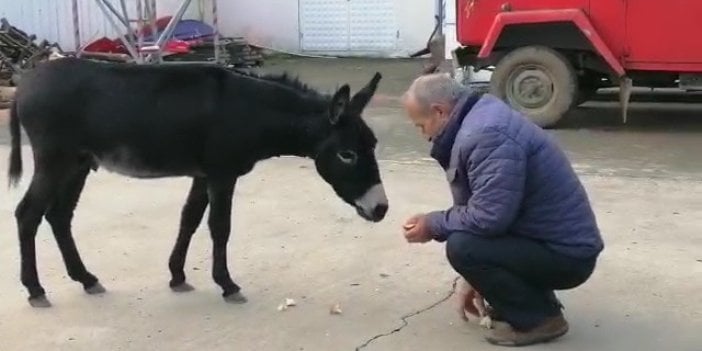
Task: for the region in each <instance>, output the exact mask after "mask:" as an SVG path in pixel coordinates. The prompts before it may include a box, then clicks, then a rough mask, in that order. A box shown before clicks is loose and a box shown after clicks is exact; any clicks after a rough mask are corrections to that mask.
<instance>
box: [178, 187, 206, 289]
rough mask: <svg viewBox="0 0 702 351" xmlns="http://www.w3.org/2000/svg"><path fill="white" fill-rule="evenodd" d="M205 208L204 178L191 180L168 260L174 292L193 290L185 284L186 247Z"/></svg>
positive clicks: (198, 224)
mask: <svg viewBox="0 0 702 351" xmlns="http://www.w3.org/2000/svg"><path fill="white" fill-rule="evenodd" d="M206 208H207V181H206V180H205V179H204V178H193V183H192V185H191V187H190V192H189V193H188V199H187V200H186V202H185V205H184V206H183V210H182V211H181V214H180V230H179V232H178V239H177V240H176V243H175V246H174V247H173V251H172V252H171V257H170V259H169V260H168V268H169V269H170V271H171V282H170V286H171V289H172V290H173V291H175V292H186V291H191V290H193V287H192V286H190V284H188V283H186V282H185V271H184V270H183V267H184V266H185V258H186V256H187V254H188V246H190V239H192V237H193V234H194V233H195V230H197V227H198V226H200V222H201V221H202V217H203V215H204V214H205V209H206Z"/></svg>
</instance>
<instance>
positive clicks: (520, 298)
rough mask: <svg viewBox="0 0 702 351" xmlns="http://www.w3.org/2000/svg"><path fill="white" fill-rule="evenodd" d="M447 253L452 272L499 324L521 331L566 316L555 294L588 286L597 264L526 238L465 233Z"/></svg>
mask: <svg viewBox="0 0 702 351" xmlns="http://www.w3.org/2000/svg"><path fill="white" fill-rule="evenodd" d="M446 254H447V256H448V260H449V262H450V263H451V266H452V267H453V269H455V270H456V271H457V272H458V273H459V274H460V275H461V276H463V278H465V279H466V280H467V281H468V282H469V283H470V284H471V285H472V286H473V288H475V289H476V290H477V291H478V292H479V293H480V294H481V295H483V298H485V300H486V301H487V302H488V303H489V304H490V306H491V307H492V308H493V310H494V312H495V314H496V316H497V317H498V319H500V320H503V321H506V322H508V323H509V324H510V325H511V326H512V327H513V328H515V329H517V330H528V329H531V328H533V327H535V326H537V325H538V324H540V323H541V322H542V321H543V320H544V319H545V318H547V317H552V316H556V315H558V314H559V313H561V311H560V307H561V305H560V302H559V301H558V300H557V298H556V295H555V293H554V290H565V289H571V288H574V287H576V286H578V285H580V284H582V283H584V282H585V281H586V280H587V279H588V278H589V277H590V275H591V274H592V271H593V269H594V267H595V261H596V258H592V259H576V258H572V257H568V256H564V255H561V254H559V253H557V252H555V251H553V250H551V249H550V248H548V247H547V246H545V245H544V244H542V243H540V242H538V241H534V240H531V239H527V238H521V237H515V236H501V237H494V238H486V237H479V236H475V235H470V234H465V233H453V234H451V235H450V236H449V238H448V240H447V242H446Z"/></svg>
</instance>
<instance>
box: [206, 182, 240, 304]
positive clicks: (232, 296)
mask: <svg viewBox="0 0 702 351" xmlns="http://www.w3.org/2000/svg"><path fill="white" fill-rule="evenodd" d="M235 183H236V179H230V180H224V181H209V182H208V186H207V195H208V198H209V201H210V213H209V218H208V224H209V227H210V235H211V236H212V278H213V279H214V281H215V283H217V284H218V285H219V286H220V287H221V288H222V290H223V292H222V296H223V297H224V300H225V301H226V302H230V303H244V302H246V297H244V295H242V294H241V292H240V290H241V288H240V287H239V286H238V285H236V283H234V281H233V280H232V278H231V276H230V275H229V269H228V268H227V242H228V241H229V234H230V230H231V211H232V196H233V193H234V185H235Z"/></svg>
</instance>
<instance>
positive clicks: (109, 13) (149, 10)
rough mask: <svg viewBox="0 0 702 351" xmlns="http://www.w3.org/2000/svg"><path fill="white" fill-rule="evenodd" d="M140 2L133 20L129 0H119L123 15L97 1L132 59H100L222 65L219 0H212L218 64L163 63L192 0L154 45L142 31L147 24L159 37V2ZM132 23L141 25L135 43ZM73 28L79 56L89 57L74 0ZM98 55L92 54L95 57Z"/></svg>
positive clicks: (105, 2)
mask: <svg viewBox="0 0 702 351" xmlns="http://www.w3.org/2000/svg"><path fill="white" fill-rule="evenodd" d="M134 1H136V12H137V17H138V18H137V19H130V18H129V13H128V11H127V5H126V0H119V3H120V9H121V13H120V12H119V11H118V9H116V8H115V7H114V6H113V5H112V3H111V1H110V0H95V2H96V3H97V4H98V6H99V7H100V9H101V10H102V13H103V14H104V15H105V17H106V18H107V20H108V21H109V22H110V25H111V26H112V28H113V30H114V31H115V32H116V33H117V34H118V35H119V36H120V39H122V42H123V43H124V46H125V47H126V48H127V51H129V55H128V57H125V56H127V55H124V54H99V55H98V56H104V57H105V58H118V59H122V60H125V61H127V62H135V63H137V64H153V63H159V64H164V63H173V64H175V63H177V64H184V63H200V64H201V63H215V64H219V63H220V52H219V41H220V40H219V36H220V34H219V27H218V21H217V0H209V1H211V2H212V27H213V29H214V39H213V40H214V45H213V47H214V62H210V61H197V62H193V61H190V62H167V61H164V60H163V52H164V48H165V46H166V42H167V41H168V39H170V38H171V36H172V34H173V31H174V30H175V26H176V25H177V24H178V22H180V21H181V20H182V18H183V14H185V11H186V10H187V9H188V7H189V6H190V4H191V3H192V0H182V2H181V4H180V6H179V7H178V10H177V11H176V13H175V14H174V15H173V16H172V17H171V20H170V21H169V22H168V24H167V25H166V28H165V29H164V31H163V33H161V35H160V36H158V38H157V39H156V41H155V42H152V43H149V44H151V45H145V44H146V43H145V42H144V37H143V32H142V29H143V28H144V25H145V24H147V25H149V26H151V35H152V36H155V35H156V33H158V31H157V30H156V19H157V16H156V0H134ZM132 23H136V24H137V31H136V37H137V40H136V42H135V41H134V36H135V35H134V34H135V33H134V30H133V28H132ZM73 26H74V36H75V41H76V56H78V57H80V56H82V55H87V54H85V52H84V51H83V50H82V48H81V39H80V15H79V11H78V0H73ZM94 54H95V53H90V54H89V55H91V56H93V55H94Z"/></svg>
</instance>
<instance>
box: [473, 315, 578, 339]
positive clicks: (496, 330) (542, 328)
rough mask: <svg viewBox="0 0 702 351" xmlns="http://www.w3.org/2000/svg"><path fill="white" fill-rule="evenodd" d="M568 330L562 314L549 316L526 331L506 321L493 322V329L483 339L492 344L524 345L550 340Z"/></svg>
mask: <svg viewBox="0 0 702 351" xmlns="http://www.w3.org/2000/svg"><path fill="white" fill-rule="evenodd" d="M567 332H568V322H567V321H566V320H565V318H564V317H563V315H558V316H555V317H549V318H547V319H546V320H544V321H543V323H541V324H539V325H538V326H536V327H534V328H532V329H531V330H528V331H519V330H515V329H514V328H512V326H511V325H509V324H508V323H506V322H501V321H498V322H493V329H492V330H491V331H490V333H489V334H488V335H487V336H486V337H485V339H486V340H487V341H488V342H489V343H491V344H494V345H500V346H526V345H532V344H537V343H541V342H547V341H551V340H553V339H556V338H558V337H560V336H562V335H564V334H565V333H567Z"/></svg>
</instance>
